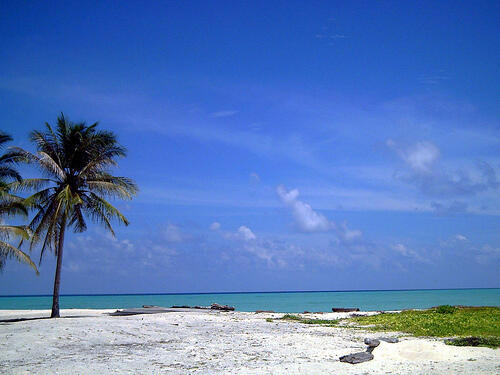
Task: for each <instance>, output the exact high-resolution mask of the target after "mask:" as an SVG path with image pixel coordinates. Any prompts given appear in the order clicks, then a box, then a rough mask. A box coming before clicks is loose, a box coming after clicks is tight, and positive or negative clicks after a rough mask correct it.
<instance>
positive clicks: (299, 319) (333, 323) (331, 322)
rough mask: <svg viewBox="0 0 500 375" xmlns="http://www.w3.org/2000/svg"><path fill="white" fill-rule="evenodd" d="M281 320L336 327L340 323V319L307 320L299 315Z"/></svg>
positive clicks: (288, 315)
mask: <svg viewBox="0 0 500 375" xmlns="http://www.w3.org/2000/svg"><path fill="white" fill-rule="evenodd" d="M280 320H292V321H296V322H298V323H302V324H321V325H326V326H336V325H337V324H338V323H339V320H338V319H334V320H328V319H306V318H302V317H301V316H298V315H292V314H285V315H283V317H281V318H280Z"/></svg>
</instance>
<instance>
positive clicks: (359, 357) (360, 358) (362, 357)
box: [339, 352, 373, 364]
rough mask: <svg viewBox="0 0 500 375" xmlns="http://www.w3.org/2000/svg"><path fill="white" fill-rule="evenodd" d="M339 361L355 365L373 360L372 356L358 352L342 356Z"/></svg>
mask: <svg viewBox="0 0 500 375" xmlns="http://www.w3.org/2000/svg"><path fill="white" fill-rule="evenodd" d="M339 359H340V362H347V363H352V364H356V363H362V362H367V361H371V360H372V359H373V354H372V353H368V352H359V353H353V354H348V355H344V356H342V357H340V358H339Z"/></svg>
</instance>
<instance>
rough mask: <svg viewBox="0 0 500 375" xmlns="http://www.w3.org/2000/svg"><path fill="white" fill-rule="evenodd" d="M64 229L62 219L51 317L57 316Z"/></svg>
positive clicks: (64, 222) (64, 225)
mask: <svg viewBox="0 0 500 375" xmlns="http://www.w3.org/2000/svg"><path fill="white" fill-rule="evenodd" d="M65 230H66V220H65V219H63V222H62V225H61V232H60V233H59V241H58V244H57V265H56V276H55V278H54V292H53V294H52V313H51V314H50V317H51V318H59V316H60V315H59V287H60V285H61V269H62V257H63V246H64V232H65Z"/></svg>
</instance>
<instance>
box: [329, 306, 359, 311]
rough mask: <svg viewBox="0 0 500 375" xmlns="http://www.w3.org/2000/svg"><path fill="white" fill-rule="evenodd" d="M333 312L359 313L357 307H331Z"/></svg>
mask: <svg viewBox="0 0 500 375" xmlns="http://www.w3.org/2000/svg"><path fill="white" fill-rule="evenodd" d="M332 311H333V312H353V311H359V309H358V308H357V307H332Z"/></svg>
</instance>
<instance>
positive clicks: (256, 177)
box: [250, 172, 260, 182]
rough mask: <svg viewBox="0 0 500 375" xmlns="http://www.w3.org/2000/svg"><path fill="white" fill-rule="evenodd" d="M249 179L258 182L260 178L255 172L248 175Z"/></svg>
mask: <svg viewBox="0 0 500 375" xmlns="http://www.w3.org/2000/svg"><path fill="white" fill-rule="evenodd" d="M250 178H251V179H252V181H254V182H260V176H259V175H258V174H257V173H255V172H252V173H250Z"/></svg>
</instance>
